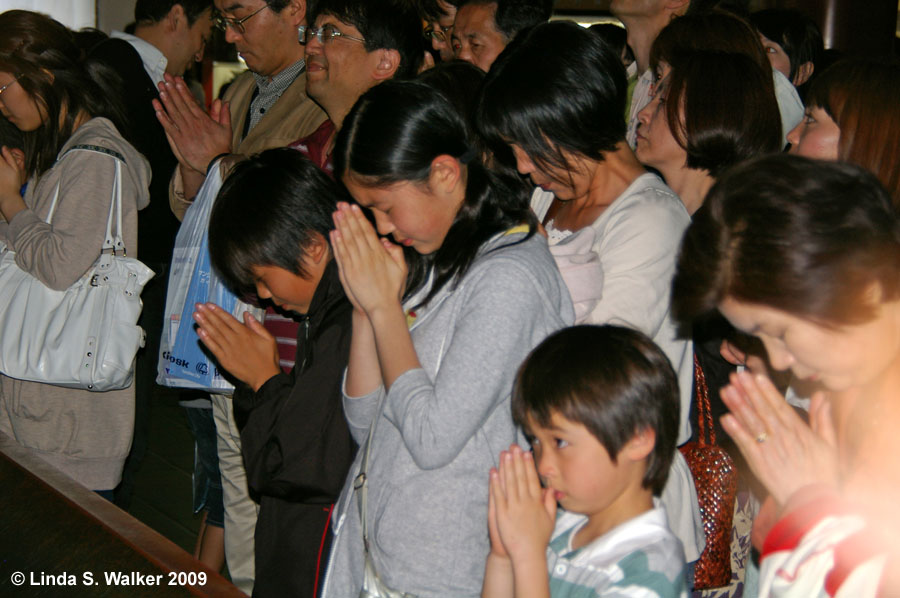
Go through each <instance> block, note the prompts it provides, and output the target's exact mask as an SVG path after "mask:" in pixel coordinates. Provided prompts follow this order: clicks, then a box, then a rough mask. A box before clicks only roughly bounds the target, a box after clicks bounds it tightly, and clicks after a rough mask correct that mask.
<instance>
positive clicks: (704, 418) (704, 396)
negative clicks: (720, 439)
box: [694, 352, 716, 445]
mask: <svg viewBox="0 0 900 598" xmlns="http://www.w3.org/2000/svg"><path fill="white" fill-rule="evenodd" d="M694 389H695V391H696V392H695V394H696V395H697V420H698V421H697V423H698V424H699V433H698V434H697V438H698V439H699V442H700V444H709V445H714V444H715V443H716V428H715V426H713V419H712V409H711V408H710V405H709V385H708V384H707V383H706V374H704V373H703V368H702V367H701V366H700V360H699V359H697V353H696V352H695V353H694Z"/></svg>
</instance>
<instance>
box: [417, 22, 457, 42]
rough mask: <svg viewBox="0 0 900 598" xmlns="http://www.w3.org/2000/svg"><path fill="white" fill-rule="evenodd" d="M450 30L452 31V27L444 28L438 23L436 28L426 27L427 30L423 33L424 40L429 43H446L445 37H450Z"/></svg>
mask: <svg viewBox="0 0 900 598" xmlns="http://www.w3.org/2000/svg"><path fill="white" fill-rule="evenodd" d="M452 30H453V25H449V26H447V27H444V26H443V25H441V24H440V23H438V26H437V28H434V27H428V28H427V29H425V31H424V32H423V33H424V35H425V39H427V40H428V41H431V40H432V39H433V40H435V41H437V42H441V43H443V42H445V41H447V37H448V36H449V35H450V31H452Z"/></svg>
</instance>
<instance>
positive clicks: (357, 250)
mask: <svg viewBox="0 0 900 598" xmlns="http://www.w3.org/2000/svg"><path fill="white" fill-rule="evenodd" d="M334 222H335V230H333V231H332V233H331V247H332V250H333V251H334V255H335V259H336V261H337V263H338V272H339V276H340V279H341V284H342V285H343V287H344V291H345V292H346V294H347V298H348V299H349V300H350V302H351V303H352V305H353V307H354V319H355V320H356V319H362V320H364V321H365V322H366V325H367V326H368V325H369V324H373V325H374V322H378V323H379V324H380V323H381V322H382V321H383V320H387V328H388V330H389V332H395V333H396V334H394V335H390V334H388V335H383V336H385V339H384V342H385V344H388V345H391V346H392V351H391V353H392V359H390V360H388V363H386V364H381V369H382V370H385V366H387V371H382V373H381V374H382V376H383V377H384V380H383V383H384V384H385V386H386V387H389V386H390V384H391V383H393V381H394V380H395V379H396V378H397V377H398V376H399V375H400V374H402V373H403V372H405V371H407V370H409V369H412V368H414V367H419V362H418V358H417V357H416V356H415V351H414V349H413V347H412V342H411V340H410V338H409V333H408V330H407V327H406V323H405V316H404V314H403V310H402V303H401V298H402V294H403V290H404V285H405V283H406V274H407V269H406V261H405V260H404V258H403V250H402V248H401V247H400V246H399V245H395V244H394V243H391V242H390V240H388V239H386V238H381V239H379V238H378V236H377V235H376V233H375V230H374V229H373V228H372V225H371V224H370V223H369V221H368V220H367V219H366V217H365V216H364V215H363V213H362V210H361V209H360V208H359V206H357V205H352V206H351V205H350V204H347V203H339V204H338V210H337V211H336V212H335V213H334ZM194 318H195V320H196V321H197V323H198V324H199V328H198V331H197V334H198V335H199V337H200V339H201V340H202V341H203V343H204V344H205V345H206V347H207V348H208V349H209V350H210V351H211V352H212V354H213V355H214V356H215V358H216V360H217V361H218V362H219V365H220V366H221V367H222V368H223V369H225V370H227V371H228V372H229V373H230V374H231V375H232V376H234V377H235V378H237V379H238V380H241V381H242V382H244V383H246V384H248V385H249V386H250V387H251V388H253V390H254V391H257V390H259V388H260V387H261V386H262V385H263V384H264V383H265V382H266V381H267V380H269V379H270V378H272V376H275V375H277V374H278V373H279V372H280V371H281V369H280V366H279V364H278V347H277V344H276V342H275V338H274V337H273V336H272V335H271V334H270V333H269V332H268V331H267V330H266V329H265V328H264V327H263V325H262V323H260V322H259V321H258V320H256V318H254V317H253V316H252V315H251V314H250V313H244V322H243V323H241V322H240V321H238V320H237V319H236V318H234V317H233V316H232V315H231V314H229V313H227V312H225V311H224V310H223V309H222V308H221V307H219V306H218V305H216V304H214V303H198V304H197V305H196V312H195V314H194ZM391 337H394V340H391ZM404 337H405V338H404ZM373 342H375V341H374V340H373ZM404 349H405V351H404ZM373 353H374V351H373Z"/></svg>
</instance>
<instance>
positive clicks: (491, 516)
mask: <svg viewBox="0 0 900 598" xmlns="http://www.w3.org/2000/svg"><path fill="white" fill-rule="evenodd" d="M499 478H500V472H498V471H497V468H495V467H491V473H490V478H489V481H488V535H489V536H490V538H491V554H492V555H494V556H497V557H500V558H504V559H508V558H509V553H508V552H506V548H505V547H504V546H503V540H502V539H501V538H500V530H499V529H497V500H498V498H497V496H496V494H497V493H502V492H503V491H502V490H501V489H500V486H499V484H495V480H499Z"/></svg>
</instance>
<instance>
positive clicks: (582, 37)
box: [476, 22, 703, 561]
mask: <svg viewBox="0 0 900 598" xmlns="http://www.w3.org/2000/svg"><path fill="white" fill-rule="evenodd" d="M535 81H540V82H541V84H540V85H535ZM625 94H626V81H625V70H624V67H623V66H622V61H621V60H620V59H619V56H618V55H617V54H616V52H615V50H614V49H612V48H611V47H610V46H609V45H607V44H606V43H605V42H603V40H602V39H600V38H599V37H597V36H595V35H593V34H592V33H590V32H588V31H587V30H585V29H583V28H581V27H579V26H578V25H576V24H575V23H571V22H553V23H547V24H543V25H538V26H537V27H534V28H533V29H531V30H529V31H528V32H527V33H524V34H523V35H522V36H521V37H519V38H517V39H516V40H515V41H514V42H513V43H512V44H510V46H509V47H507V49H506V51H505V52H504V53H503V55H502V56H500V58H499V59H498V60H497V61H496V62H495V63H494V65H493V67H491V71H490V73H488V76H487V78H486V79H485V83H484V87H483V88H482V94H481V98H480V101H479V107H478V111H477V118H476V121H477V125H478V127H479V129H480V130H481V131H482V132H483V133H484V135H485V137H486V138H487V139H488V140H489V142H490V143H491V145H492V147H493V148H494V149H495V153H496V154H497V155H498V157H499V158H500V159H502V158H503V157H504V156H505V158H506V159H507V160H508V161H510V162H512V164H513V165H514V166H515V167H516V168H517V169H518V171H519V173H521V174H523V175H528V176H529V177H530V178H531V181H532V182H533V183H534V184H535V185H537V186H539V187H540V189H539V190H535V193H534V195H533V197H532V201H531V205H532V209H533V210H534V211H535V213H536V214H537V216H538V218H540V219H541V220H542V223H543V226H544V228H545V229H546V232H547V234H548V236H549V242H550V246H551V251H552V252H553V255H554V257H555V258H556V259H557V263H558V264H559V266H560V269H561V270H563V275H564V277H565V279H566V283H567V284H568V286H569V289H570V292H571V294H572V298H573V300H574V301H575V305H576V314H577V315H578V322H579V323H585V324H606V323H616V324H620V325H625V326H629V327H631V328H634V329H636V330H640V331H641V332H643V333H644V334H646V335H647V336H649V337H650V338H652V339H653V341H654V342H655V343H656V344H657V345H659V346H660V348H661V349H662V350H663V351H664V352H665V353H666V356H667V357H668V358H669V361H670V362H671V363H672V367H673V368H674V369H675V371H676V373H677V375H678V382H679V389H680V393H681V413H680V417H681V419H680V422H679V433H678V443H679V444H683V443H685V442H687V440H688V439H689V438H690V436H691V426H690V423H689V413H690V399H691V386H692V384H693V370H694V367H693V365H694V361H693V352H692V347H691V342H690V340H684V339H682V338H679V337H678V332H677V330H676V328H675V322H674V320H673V319H672V318H671V317H670V313H669V297H670V291H671V278H672V274H673V273H674V270H675V253H676V249H677V247H678V243H679V241H680V240H681V235H682V232H683V231H684V229H685V228H686V227H687V225H688V222H689V220H690V217H689V216H688V213H687V211H686V210H685V208H684V205H682V203H681V202H680V201H679V200H678V197H677V196H676V195H675V194H674V193H673V192H672V190H671V189H670V188H669V187H667V186H666V185H665V183H663V182H662V180H660V178H659V177H658V176H657V175H655V174H651V173H648V172H647V171H646V170H645V169H644V167H643V166H642V165H641V163H640V162H638V160H637V158H636V157H635V155H634V152H632V151H631V148H630V147H629V146H628V144H627V143H626V142H625V123H624V122H623V121H622V118H621V115H622V113H623V112H624V110H625ZM593 263H596V267H595V268H593V269H592V268H591V264H593ZM662 498H663V503H664V504H665V505H666V512H667V515H668V516H669V524H670V525H671V526H672V529H673V530H674V531H675V533H676V535H677V536H678V537H679V539H680V540H681V541H682V543H683V544H684V548H685V554H686V556H687V558H688V560H689V561H693V560H696V559H697V558H699V556H700V552H701V551H702V547H703V530H702V525H701V523H700V515H699V510H698V507H697V497H696V494H695V490H694V484H693V481H692V479H691V475H690V471H689V470H688V467H687V464H686V463H685V461H684V459H682V458H681V456H680V455H677V456H676V459H675V462H674V464H673V467H672V472H671V474H670V475H669V481H668V484H667V486H666V489H665V491H664V493H663V497H662Z"/></svg>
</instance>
